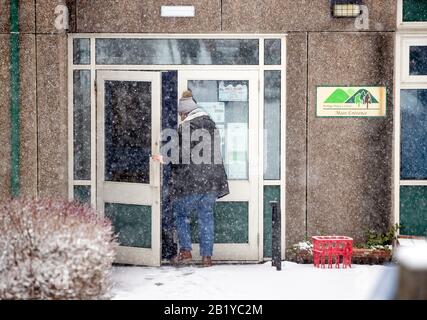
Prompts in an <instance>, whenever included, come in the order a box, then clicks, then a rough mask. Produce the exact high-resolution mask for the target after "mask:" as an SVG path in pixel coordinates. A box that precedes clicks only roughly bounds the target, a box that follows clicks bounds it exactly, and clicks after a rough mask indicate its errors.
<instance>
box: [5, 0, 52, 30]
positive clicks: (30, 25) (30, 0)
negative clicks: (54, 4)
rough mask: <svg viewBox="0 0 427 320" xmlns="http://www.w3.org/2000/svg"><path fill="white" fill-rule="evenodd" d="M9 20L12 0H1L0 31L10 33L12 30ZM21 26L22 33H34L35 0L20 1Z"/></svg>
mask: <svg viewBox="0 0 427 320" xmlns="http://www.w3.org/2000/svg"><path fill="white" fill-rule="evenodd" d="M43 1H44V0H43ZM9 21H10V0H0V33H8V32H9V31H10V23H9ZM19 28H20V31H21V33H34V31H35V0H20V1H19Z"/></svg>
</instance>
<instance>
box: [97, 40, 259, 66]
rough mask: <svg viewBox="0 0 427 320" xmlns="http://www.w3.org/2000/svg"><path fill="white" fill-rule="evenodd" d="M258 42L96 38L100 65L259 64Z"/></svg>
mask: <svg viewBox="0 0 427 320" xmlns="http://www.w3.org/2000/svg"><path fill="white" fill-rule="evenodd" d="M258 52H259V40H258V39H96V63H97V64H172V65H179V64H184V65H185V64H199V65H200V64H202V65H203V64H206V65H209V64H216V65H235V64H236V65H256V64H258V60H259V53H258Z"/></svg>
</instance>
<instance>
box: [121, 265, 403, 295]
mask: <svg viewBox="0 0 427 320" xmlns="http://www.w3.org/2000/svg"><path fill="white" fill-rule="evenodd" d="M396 279H397V267H395V266H379V265H374V266H368V265H353V267H352V268H351V269H335V268H334V269H317V268H314V267H313V265H301V264H296V263H291V262H284V263H282V271H276V269H275V268H272V267H271V262H266V263H264V264H251V265H214V266H213V267H211V268H200V267H198V266H185V267H179V268H175V267H170V266H164V267H159V268H148V267H114V270H113V281H114V288H113V295H114V297H113V299H120V300H134V299H141V300H170V299H172V300H195V299H197V300H220V299H223V300H229V299H232V300H245V299H248V300H249V299H253V300H264V299H271V300H288V299H292V300H293V299H296V300H299V299H306V300H311V299H320V300H326V299H334V300H345V299H354V300H360V299H388V298H392V295H393V291H394V290H395V282H396Z"/></svg>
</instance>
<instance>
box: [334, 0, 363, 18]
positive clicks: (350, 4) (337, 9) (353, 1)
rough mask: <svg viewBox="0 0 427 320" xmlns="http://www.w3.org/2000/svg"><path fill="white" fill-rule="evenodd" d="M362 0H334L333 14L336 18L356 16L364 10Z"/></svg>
mask: <svg viewBox="0 0 427 320" xmlns="http://www.w3.org/2000/svg"><path fill="white" fill-rule="evenodd" d="M362 4H363V1H362V0H332V1H331V6H332V8H331V9H332V15H333V16H334V17H336V18H355V17H357V16H359V15H360V14H361V12H362Z"/></svg>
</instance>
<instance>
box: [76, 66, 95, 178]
mask: <svg viewBox="0 0 427 320" xmlns="http://www.w3.org/2000/svg"><path fill="white" fill-rule="evenodd" d="M73 82H74V85H73V140H74V141H73V145H74V179H75V180H90V131H91V128H90V120H91V117H90V113H91V112H90V70H75V71H74V72H73Z"/></svg>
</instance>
